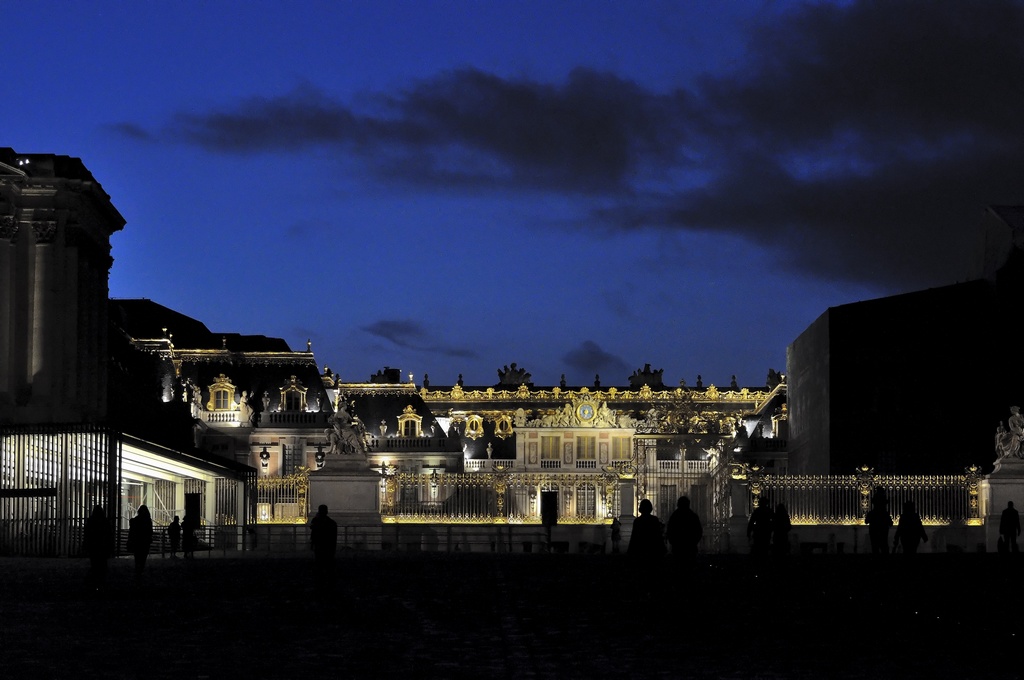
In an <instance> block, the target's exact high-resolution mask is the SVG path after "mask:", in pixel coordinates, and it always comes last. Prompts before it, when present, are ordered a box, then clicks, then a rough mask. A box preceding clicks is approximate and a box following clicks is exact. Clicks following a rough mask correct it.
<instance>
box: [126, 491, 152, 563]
mask: <svg viewBox="0 0 1024 680" xmlns="http://www.w3.org/2000/svg"><path fill="white" fill-rule="evenodd" d="M152 543H153V519H152V518H151V517H150V516H149V508H147V507H146V506H145V505H140V506H139V511H138V512H137V513H136V514H135V517H132V518H131V519H130V520H128V552H130V553H131V554H132V555H135V575H136V576H139V575H141V574H142V570H143V569H145V568H146V558H147V557H148V556H149V546H150V544H152Z"/></svg>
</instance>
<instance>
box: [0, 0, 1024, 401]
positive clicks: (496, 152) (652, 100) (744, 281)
mask: <svg viewBox="0 0 1024 680" xmlns="http://www.w3.org/2000/svg"><path fill="white" fill-rule="evenodd" d="M0 21H2V25H3V26H4V31H3V34H4V38H3V56H4V59H3V61H4V66H3V73H4V86H3V89H2V92H3V104H2V106H0V146H10V147H13V148H14V149H15V150H17V151H20V152H23V153H57V154H66V155H71V156H77V157H80V158H81V159H82V160H83V161H84V163H85V165H86V166H87V167H88V168H89V169H90V170H91V171H92V172H93V174H94V175H95V177H96V178H97V179H98V180H99V182H100V183H101V184H102V185H103V187H104V189H105V190H106V191H107V192H108V193H109V194H110V196H111V198H112V200H113V202H114V205H115V206H117V208H118V209H119V210H120V211H121V213H122V214H123V215H124V217H125V218H126V219H127V222H128V224H127V226H126V227H125V229H124V231H122V232H120V233H118V234H116V235H115V236H114V239H113V255H114V258H115V263H114V266H113V269H112V271H111V279H110V294H111V296H113V297H146V298H150V299H153V300H155V301H157V302H159V303H161V304H164V305H166V306H168V307H171V308H173V309H176V310H178V311H181V312H183V313H185V314H188V315H190V316H193V317H195V318H197V319H199V320H201V321H203V322H204V323H206V324H207V326H208V327H209V328H210V329H211V330H213V331H215V332H220V331H225V332H241V333H259V334H265V335H271V336H277V337H282V338H284V339H285V340H286V341H287V342H288V343H289V344H290V345H291V346H292V347H293V348H295V349H302V348H304V347H305V342H306V339H307V338H309V339H311V340H312V342H313V350H314V352H315V353H316V356H317V360H318V361H319V363H320V364H329V365H330V366H331V368H332V369H334V370H335V371H336V372H338V373H339V374H340V375H341V376H342V377H343V378H344V379H348V380H360V381H361V380H366V379H367V378H368V377H369V376H370V374H372V373H374V372H376V371H377V370H378V369H380V368H382V367H384V366H385V365H387V366H391V367H397V368H401V369H402V371H403V374H404V373H408V372H412V373H414V374H415V375H416V380H417V382H419V381H420V379H421V378H422V375H423V374H424V373H429V374H430V380H431V383H432V384H434V385H441V384H451V383H453V382H454V381H455V380H456V378H457V376H458V374H459V373H462V374H464V378H465V381H466V384H468V385H486V384H493V383H495V382H496V381H497V374H496V369H498V368H500V367H502V366H503V365H505V364H509V363H511V362H517V363H518V364H519V366H520V367H522V368H525V369H526V370H528V371H530V372H531V373H532V374H533V380H534V382H535V383H537V384H539V385H540V384H546V385H550V384H555V383H557V382H558V380H559V376H560V375H561V374H563V373H564V374H565V376H566V379H567V381H568V382H569V384H570V385H573V384H590V383H592V381H593V379H594V374H595V373H599V374H601V379H602V382H603V383H604V384H605V385H610V384H619V385H622V384H624V383H626V378H627V377H628V376H629V374H630V373H631V372H632V371H633V370H635V369H637V368H639V367H641V366H643V365H644V364H645V363H650V364H652V366H653V367H654V368H664V369H665V374H664V376H665V382H666V383H668V384H676V383H677V382H678V380H679V379H680V378H684V379H686V381H687V383H688V384H690V385H693V383H694V381H695V379H696V376H697V374H701V375H703V378H704V382H705V384H708V383H715V384H718V385H727V384H728V382H729V379H730V376H731V375H733V374H735V375H736V376H737V378H738V381H739V382H740V383H741V384H742V385H748V386H757V385H763V384H764V380H765V376H766V374H767V371H768V369H769V368H774V369H777V370H785V348H786V346H787V345H788V344H789V343H791V342H792V341H793V340H794V339H795V338H796V336H797V335H799V333H800V332H802V331H803V330H804V329H805V328H806V327H807V326H808V325H809V324H810V323H811V322H812V321H814V319H815V318H817V317H818V316H819V315H820V314H822V313H823V312H824V311H825V310H826V309H827V308H828V307H830V306H835V305H840V304H845V303H849V302H853V301H858V300H864V299H870V298H873V297H879V296H883V295H890V294H894V293H899V292H906V291H911V290H918V289H921V288H927V287H933V286H940V285H946V284H949V283H953V282H956V281H960V280H964V279H965V278H966V277H967V275H968V272H969V265H970V254H971V253H972V252H973V251H974V249H975V247H976V245H975V244H976V230H977V227H978V224H979V219H980V216H981V213H982V210H983V209H984V207H985V206H986V205H989V204H1007V203H1024V181H1022V179H1024V132H1022V131H1024V124H1022V121H1024V118H1022V116H1024V38H1022V36H1024V6H1022V4H1021V3H1014V2H1006V1H1002V2H1000V1H994V2H984V3H976V2H904V1H900V0H886V1H884V2H881V1H879V2H842V3H835V4H833V3H824V2H822V3H809V4H802V3H784V2H778V3H771V2H769V3H762V2H707V3H696V2H694V3H690V2H654V1H650V2H599V1H593V0H591V1H586V2H552V1H551V0H546V1H540V2H523V1H519V2H454V1H452V2H424V1H421V0H418V1H416V2H413V1H411V0H410V1H407V2H382V1H380V0H375V1H373V2H303V3H297V2H252V1H251V0H250V1H246V2H220V1H213V2H188V1H186V2H142V3H129V2H101V1H95V2H93V1H91V2H79V3H72V2H67V1H65V0H61V1H58V2H42V1H39V0H32V1H31V2H25V0H0ZM171 331H172V332H173V329H171Z"/></svg>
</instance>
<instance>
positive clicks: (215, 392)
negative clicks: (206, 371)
mask: <svg viewBox="0 0 1024 680" xmlns="http://www.w3.org/2000/svg"><path fill="white" fill-rule="evenodd" d="M234 408H235V386H234V385H233V384H231V380H230V378H228V377H227V376H226V375H224V374H223V373H221V374H220V375H218V376H217V377H216V378H214V379H213V384H212V385H210V401H209V402H207V404H206V410H208V411H233V410H234Z"/></svg>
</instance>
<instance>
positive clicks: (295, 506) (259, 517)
mask: <svg viewBox="0 0 1024 680" xmlns="http://www.w3.org/2000/svg"><path fill="white" fill-rule="evenodd" d="M308 519H309V470H308V469H305V468H299V470H297V471H296V472H294V473H292V474H290V475H288V476H286V477H261V478H259V479H257V480H256V522H257V524H305V523H306V522H307V521H308Z"/></svg>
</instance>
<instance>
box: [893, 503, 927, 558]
mask: <svg viewBox="0 0 1024 680" xmlns="http://www.w3.org/2000/svg"><path fill="white" fill-rule="evenodd" d="M922 541H923V542H925V543H927V542H928V535H927V534H925V532H924V524H922V523H921V516H920V515H918V514H917V510H915V509H914V502H913V501H906V502H905V503H904V504H903V511H902V512H900V523H899V525H898V526H897V527H896V534H895V535H894V536H893V537H892V549H893V551H895V550H896V546H898V545H899V546H902V547H903V552H904V553H905V554H907V555H914V554H916V553H917V546H918V545H919V544H920V543H921V542H922Z"/></svg>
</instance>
